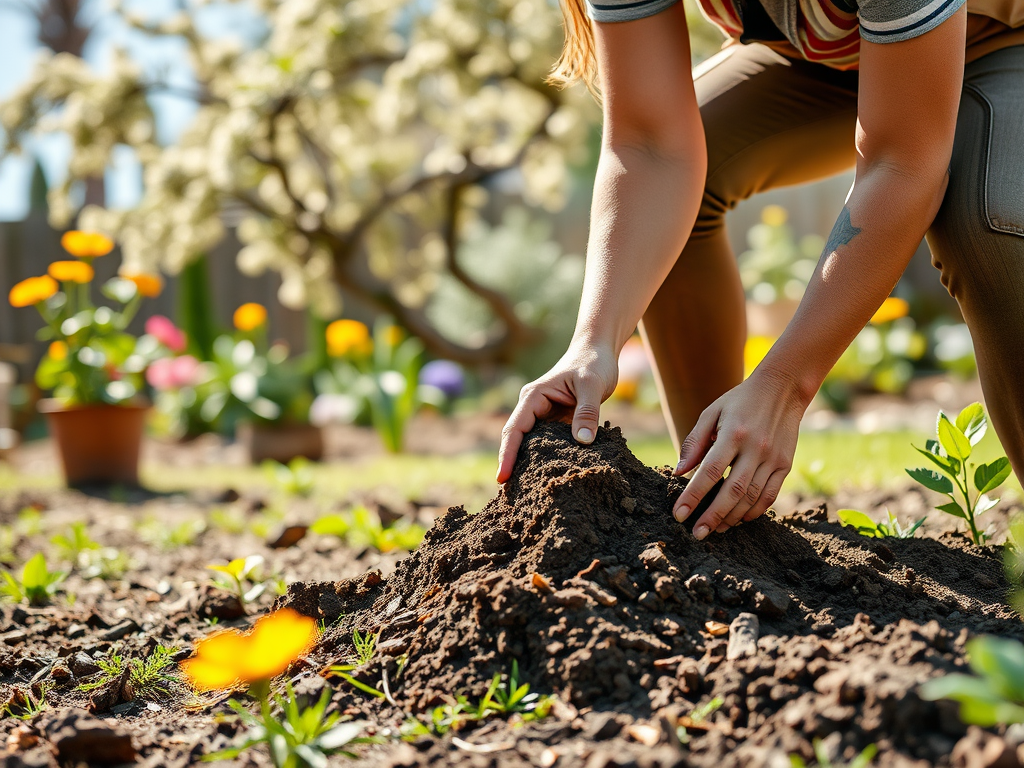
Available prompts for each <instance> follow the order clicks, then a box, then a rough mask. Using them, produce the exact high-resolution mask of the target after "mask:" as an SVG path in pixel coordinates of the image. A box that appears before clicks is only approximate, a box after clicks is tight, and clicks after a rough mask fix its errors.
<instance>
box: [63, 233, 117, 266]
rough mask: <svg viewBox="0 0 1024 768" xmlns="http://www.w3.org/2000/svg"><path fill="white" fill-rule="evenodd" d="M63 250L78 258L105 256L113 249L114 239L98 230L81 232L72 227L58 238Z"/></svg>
mask: <svg viewBox="0 0 1024 768" xmlns="http://www.w3.org/2000/svg"><path fill="white" fill-rule="evenodd" d="M60 244H61V245H62V246H63V248H64V250H65V251H67V252H68V253H70V254H71V255H72V256H77V257H78V258H80V259H92V258H95V257H97V256H106V255H107V254H108V253H110V252H111V251H112V250H114V241H113V240H111V239H110V238H109V237H107V236H106V235H101V234H100V233H99V232H81V231H79V230H77V229H73V230H71V231H70V232H65V233H64V236H63V237H61V239H60Z"/></svg>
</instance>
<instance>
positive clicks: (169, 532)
mask: <svg viewBox="0 0 1024 768" xmlns="http://www.w3.org/2000/svg"><path fill="white" fill-rule="evenodd" d="M205 530H206V522H205V521H203V520H202V519H201V518H193V519H191V520H183V521H182V522H180V523H177V524H175V525H167V523H166V522H165V521H163V520H159V519H157V518H155V517H152V518H150V519H148V520H146V521H144V522H143V523H142V524H141V525H140V526H139V537H140V538H141V539H142V540H143V541H145V542H146V543H148V544H152V545H154V546H156V547H159V548H160V549H162V550H164V551H168V552H169V551H171V550H175V549H178V548H179V547H189V546H192V545H193V544H194V543H195V541H196V538H197V537H198V536H199V535H200V534H201V533H202V532H203V531H205Z"/></svg>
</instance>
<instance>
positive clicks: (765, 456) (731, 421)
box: [672, 369, 807, 539]
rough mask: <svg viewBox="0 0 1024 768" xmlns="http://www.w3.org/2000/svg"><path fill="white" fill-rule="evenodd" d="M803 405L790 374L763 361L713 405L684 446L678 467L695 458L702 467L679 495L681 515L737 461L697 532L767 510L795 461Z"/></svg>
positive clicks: (685, 468) (700, 534)
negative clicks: (779, 372) (764, 367)
mask: <svg viewBox="0 0 1024 768" xmlns="http://www.w3.org/2000/svg"><path fill="white" fill-rule="evenodd" d="M806 406H807V403H806V402H805V401H804V400H803V398H802V397H800V396H799V395H797V392H796V387H795V386H794V385H793V384H792V382H788V381H786V380H784V379H783V378H782V377H778V376H775V375H773V374H771V373H766V372H762V371H761V370H760V369H758V370H756V371H754V373H753V374H751V376H750V378H748V379H747V380H746V381H744V382H743V383H742V384H740V385H739V386H737V387H734V388H733V389H731V390H729V391H728V392H726V393H725V394H724V395H722V396H721V397H720V398H718V400H716V401H715V402H714V403H712V404H711V405H710V406H708V407H707V408H706V409H705V410H704V413H702V414H701V417H700V419H699V420H698V421H697V425H696V426H695V427H694V428H693V430H692V431H691V432H690V434H689V435H688V436H687V437H686V439H685V440H683V444H682V447H681V448H680V452H679V466H677V467H676V469H675V472H674V473H673V474H676V475H683V474H685V473H687V472H689V471H690V470H691V469H693V468H694V467H696V466H697V465H698V464H699V465H700V469H698V470H697V472H696V473H694V476H693V479H691V480H690V482H689V484H688V485H687V486H686V489H685V490H684V491H683V492H682V493H681V494H680V496H679V498H678V499H677V500H676V503H675V506H674V507H673V509H672V514H673V515H674V516H675V518H676V520H679V521H680V522H682V521H683V520H686V518H687V517H689V516H690V514H691V513H692V512H693V510H694V509H696V508H697V505H698V504H699V503H700V501H701V499H703V498H704V496H705V495H706V494H707V493H708V492H709V491H710V490H711V489H712V487H714V485H715V483H717V482H718V481H719V480H721V479H722V476H723V475H724V474H725V470H726V468H727V467H732V469H731V470H730V471H729V476H728V478H726V481H725V483H724V484H723V486H722V488H721V489H719V491H718V495H717V496H716V497H715V500H714V501H713V502H712V504H711V506H710V507H708V509H707V511H705V512H704V514H703V515H701V516H700V518H699V519H698V520H697V522H696V524H695V525H694V527H693V535H694V537H696V538H697V539H703V538H704V537H705V536H707V535H708V534H709V533H711V532H712V531H716V532H718V533H722V532H724V531H727V530H729V528H731V527H732V526H734V525H738V524H739V523H740V522H743V521H745V520H753V519H754V518H756V517H759V516H760V515H762V514H764V512H765V510H767V509H768V507H769V506H771V504H772V502H774V501H775V498H776V497H777V496H778V495H779V489H780V488H781V487H782V481H783V480H785V479H786V475H788V474H789V470H790V469H791V467H792V466H793V454H794V452H795V451H796V441H797V434H798V432H799V428H800V419H801V418H802V417H803V413H804V410H805V409H806Z"/></svg>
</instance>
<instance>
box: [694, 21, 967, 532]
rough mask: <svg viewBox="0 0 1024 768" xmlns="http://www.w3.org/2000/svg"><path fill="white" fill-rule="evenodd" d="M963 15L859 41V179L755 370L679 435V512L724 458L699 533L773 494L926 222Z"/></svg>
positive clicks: (943, 167) (947, 127) (945, 140)
mask: <svg viewBox="0 0 1024 768" xmlns="http://www.w3.org/2000/svg"><path fill="white" fill-rule="evenodd" d="M966 18H967V15H966V10H965V9H964V8H961V9H960V11H958V12H957V13H956V15H955V16H952V17H950V18H949V19H948V20H946V21H945V22H943V23H942V24H941V25H940V26H938V27H936V28H935V29H933V30H931V31H930V32H927V33H925V34H924V35H921V36H920V37H916V38H913V39H911V40H905V41H901V42H896V43H887V44H876V43H869V42H866V41H862V42H861V54H860V95H859V100H858V121H857V154H858V160H857V176H856V181H855V182H854V186H853V189H852V191H851V193H850V196H849V198H848V199H847V202H846V205H845V207H844V208H843V210H842V213H841V214H840V216H839V220H838V221H837V222H836V225H835V227H834V229H833V230H832V234H831V236H830V237H829V240H828V243H827V245H826V247H825V251H824V252H823V254H822V257H821V260H820V261H819V262H818V267H817V269H816V271H815V273H814V276H813V278H812V280H811V282H810V284H809V285H808V288H807V293H806V295H805V296H804V299H803V301H802V302H801V304H800V308H799V310H798V311H797V313H796V316H795V317H794V318H793V321H792V322H791V323H790V324H789V327H788V328H787V329H786V331H785V333H784V334H783V335H782V337H781V338H780V339H779V341H778V342H777V343H776V344H775V346H774V347H773V348H772V350H771V352H769V354H768V355H767V356H766V357H765V359H764V361H762V363H761V365H759V366H758V368H757V370H756V371H755V372H754V373H753V374H752V375H751V377H750V378H749V379H748V380H747V381H745V382H744V383H743V384H741V385H740V386H738V387H736V388H735V389H733V390H731V391H730V392H728V393H726V395H724V396H723V397H722V398H720V399H719V400H718V401H716V402H715V403H713V404H712V405H711V406H709V407H708V409H707V410H706V411H705V412H704V413H703V415H702V416H701V418H700V420H699V421H698V423H697V426H696V427H694V429H693V431H692V432H691V433H690V435H689V436H688V437H687V438H686V440H685V441H684V442H683V445H682V450H681V453H680V461H679V467H678V468H677V470H676V472H677V473H678V474H682V473H685V472H688V471H690V470H691V469H693V468H694V467H696V466H697V465H698V463H700V469H699V470H698V471H697V472H696V474H695V475H694V477H693V480H692V481H691V482H690V484H689V485H688V486H687V489H686V491H684V493H683V494H682V495H681V496H680V498H679V500H678V501H677V502H676V509H675V513H676V517H677V518H678V519H680V520H683V519H686V517H687V516H688V515H689V514H690V512H691V511H692V510H693V509H694V508H695V507H696V506H697V503H698V502H699V501H700V499H701V498H703V496H704V495H705V494H706V493H707V492H708V491H709V490H710V489H711V487H712V486H713V485H714V484H715V483H716V482H717V481H718V480H719V479H720V478H721V477H722V475H723V473H724V472H725V469H726V468H727V467H731V470H730V472H729V477H728V479H727V480H726V482H725V484H724V486H723V488H722V490H720V491H719V493H718V496H717V497H716V499H715V501H714V502H713V503H712V505H711V506H710V507H709V508H708V510H707V511H706V512H705V513H704V515H702V516H701V518H700V519H699V520H698V521H697V523H696V525H695V526H694V534H695V535H696V536H697V538H703V537H704V536H705V535H707V533H708V532H710V531H714V530H724V529H725V528H727V527H729V526H731V525H735V524H736V523H738V522H740V521H741V520H750V519H753V518H754V517H757V516H758V515H760V514H762V513H763V512H764V511H765V510H766V509H767V508H768V506H769V505H770V504H771V503H772V502H773V501H774V500H775V497H776V496H777V494H778V492H779V489H780V487H781V486H782V481H783V480H784V479H785V477H786V475H787V474H788V472H789V469H790V467H791V464H792V458H793V453H794V451H795V449H796V439H797V431H798V428H799V424H800V419H801V417H802V416H803V413H804V410H805V409H806V408H807V405H808V404H809V403H810V401H811V398H812V397H813V396H814V394H815V392H817V390H818V387H819V386H820V385H821V382H822V381H823V380H824V378H825V375H826V374H827V373H828V372H829V370H831V368H832V366H833V365H834V364H835V362H836V360H837V359H838V358H839V356H840V355H841V354H842V352H843V350H844V349H846V347H847V346H848V345H849V344H850V343H851V342H852V341H853V339H854V338H855V337H856V335H857V333H858V332H859V331H860V329H861V328H863V326H864V324H865V323H866V322H867V321H868V319H869V318H870V317H871V314H872V313H873V312H874V311H875V309H877V308H878V306H879V305H880V304H881V303H882V300H883V299H884V298H885V297H886V296H887V295H888V294H889V292H890V291H891V290H892V288H893V286H895V284H896V281H897V280H898V279H899V277H900V275H901V274H902V273H903V270H904V269H905V268H906V265H907V263H908V262H909V260H910V257H911V256H912V255H913V253H914V251H915V250H916V249H917V246H918V245H919V244H920V242H921V238H922V237H923V236H924V233H925V232H926V231H927V229H928V227H929V226H930V225H931V222H932V219H933V218H934V217H935V214H936V213H937V211H938V209H939V205H940V204H941V202H942V197H943V194H944V192H945V188H946V182H947V173H948V167H949V159H950V156H951V154H952V147H953V135H954V132H955V128H956V116H957V111H958V108H959V102H960V92H961V88H962V82H963V71H964V39H965V34H966V32H965V30H966ZM702 460H703V461H702Z"/></svg>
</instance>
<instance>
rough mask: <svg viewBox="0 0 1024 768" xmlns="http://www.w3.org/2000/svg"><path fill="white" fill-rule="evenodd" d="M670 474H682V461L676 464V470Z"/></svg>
mask: <svg viewBox="0 0 1024 768" xmlns="http://www.w3.org/2000/svg"><path fill="white" fill-rule="evenodd" d="M672 474H673V475H681V474H683V462H682V461H680V462H679V463H678V464H676V468H675V470H674V471H673V472H672Z"/></svg>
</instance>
